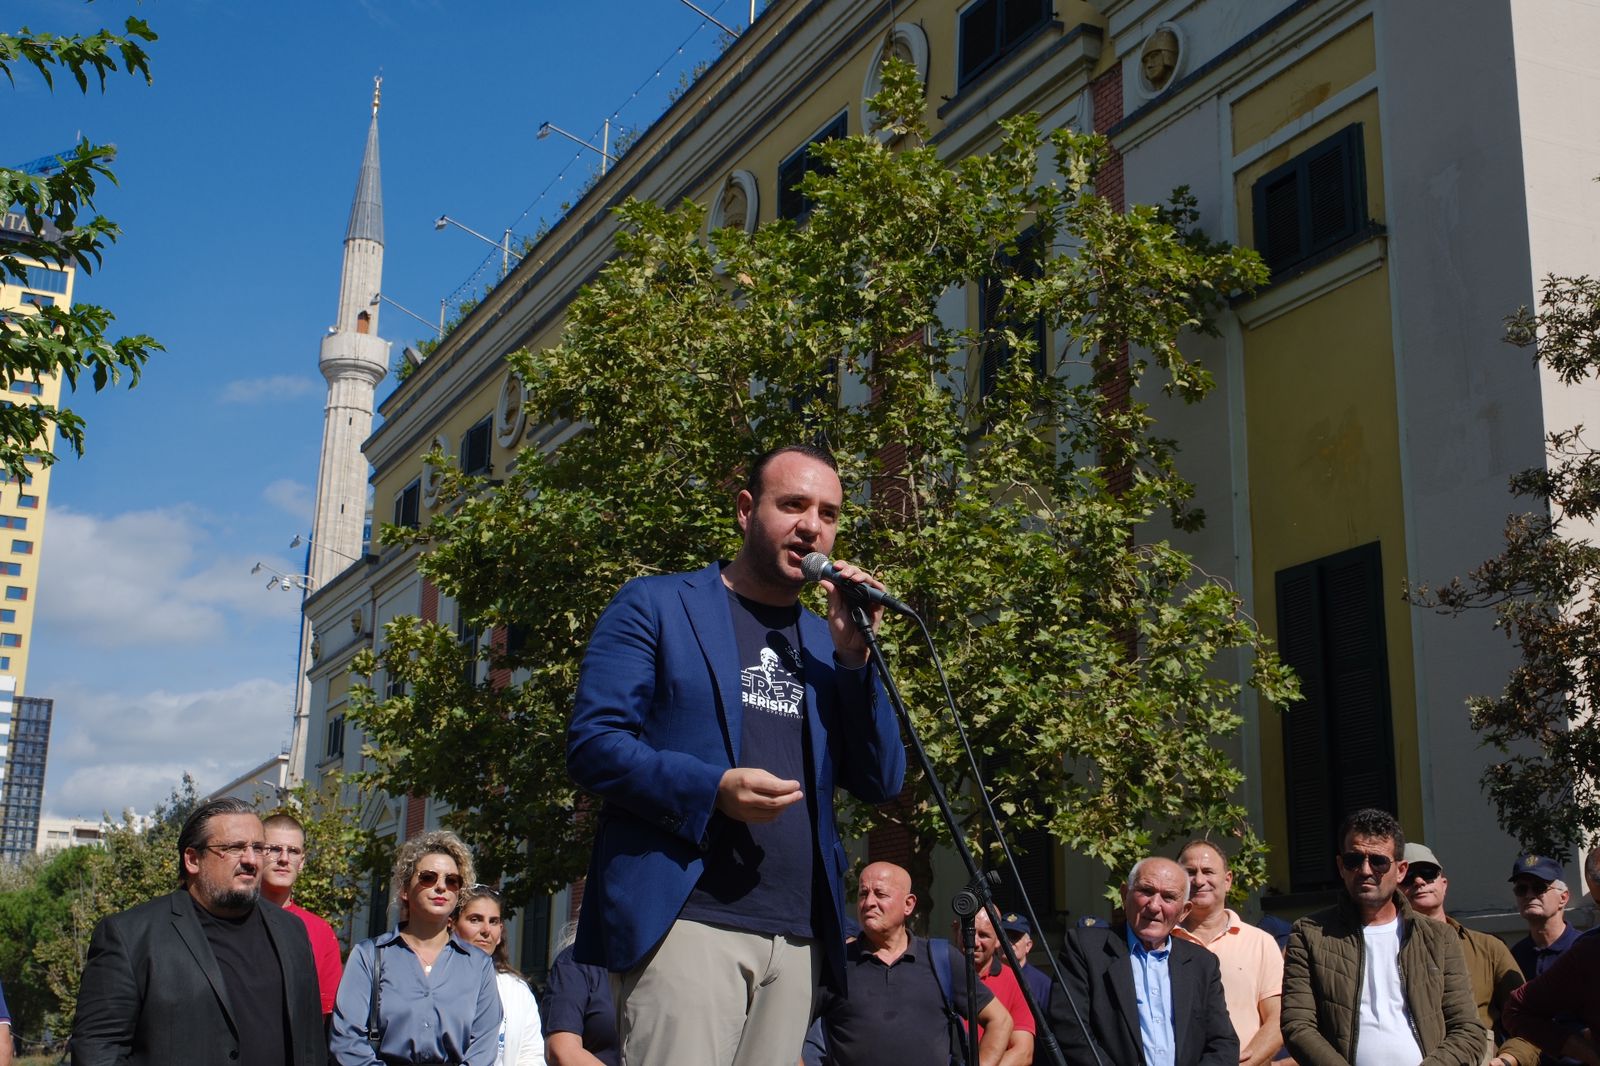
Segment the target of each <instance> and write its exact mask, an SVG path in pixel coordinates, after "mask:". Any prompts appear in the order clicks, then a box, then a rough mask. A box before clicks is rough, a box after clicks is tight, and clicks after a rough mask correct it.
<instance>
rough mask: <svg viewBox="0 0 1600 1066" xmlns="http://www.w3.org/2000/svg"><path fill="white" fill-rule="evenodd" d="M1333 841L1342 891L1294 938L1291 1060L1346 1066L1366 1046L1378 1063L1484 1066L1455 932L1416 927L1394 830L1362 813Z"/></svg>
mask: <svg viewBox="0 0 1600 1066" xmlns="http://www.w3.org/2000/svg"><path fill="white" fill-rule="evenodd" d="M1339 840H1340V845H1341V846H1340V853H1339V855H1338V857H1337V862H1338V867H1339V875H1340V878H1341V880H1343V882H1344V888H1345V891H1344V892H1342V893H1341V894H1340V899H1339V902H1338V904H1336V905H1335V906H1333V907H1330V908H1328V909H1327V910H1324V911H1319V912H1317V913H1316V914H1311V915H1307V916H1306V917H1304V918H1301V919H1300V920H1299V921H1298V922H1296V923H1295V926H1294V931H1293V932H1292V933H1291V934H1290V935H1289V947H1288V950H1287V953H1286V955H1285V958H1284V968H1283V1015H1282V1025H1283V1038H1284V1043H1285V1044H1286V1046H1287V1047H1288V1049H1289V1052H1290V1053H1291V1054H1292V1055H1293V1056H1294V1058H1295V1061H1296V1062H1297V1063H1299V1064H1300V1066H1352V1064H1355V1063H1356V1062H1358V1059H1357V1055H1358V1048H1359V1047H1360V1045H1361V1044H1362V1043H1363V1042H1365V1043H1366V1044H1367V1049H1366V1050H1367V1052H1375V1051H1378V1050H1379V1049H1382V1051H1383V1052H1384V1054H1383V1056H1382V1057H1381V1061H1384V1062H1402V1061H1404V1062H1410V1063H1418V1064H1425V1066H1479V1064H1480V1063H1482V1062H1483V1059H1484V1049H1485V1047H1486V1046H1487V1039H1488V1037H1487V1034H1486V1033H1485V1031H1484V1028H1483V1025H1482V1024H1481V1023H1479V1021H1478V1009H1477V1004H1476V1003H1475V1002H1474V999H1473V992H1472V979H1471V978H1470V977H1469V976H1468V974H1467V967H1466V962H1465V960H1464V959H1463V957H1462V954H1461V946H1460V944H1459V942H1458V940H1457V937H1456V935H1455V932H1454V931H1453V930H1452V929H1451V928H1450V927H1449V926H1447V925H1445V924H1444V923H1442V922H1431V921H1427V920H1425V919H1419V918H1418V917H1417V915H1416V913H1415V912H1414V911H1413V910H1412V909H1411V905H1410V904H1409V903H1408V902H1407V901H1406V898H1405V897H1404V896H1403V895H1401V894H1400V892H1399V891H1397V885H1398V884H1399V882H1400V880H1401V879H1402V878H1403V877H1404V876H1405V873H1406V863H1405V861H1404V860H1403V859H1402V858H1401V856H1402V854H1403V853H1404V850H1405V836H1404V834H1403V833H1402V832H1401V829H1400V824H1399V822H1397V821H1396V820H1395V818H1394V816H1393V815H1391V814H1389V813H1388V812H1386V811H1379V810H1372V809H1367V810H1361V811H1357V812H1356V813H1354V814H1352V815H1350V816H1349V817H1348V818H1346V819H1345V823H1344V825H1343V826H1341V827H1340V830H1339ZM1367 1057H1368V1055H1367V1054H1365V1053H1361V1058H1362V1059H1366V1058H1367ZM1374 1061H1379V1060H1378V1059H1376V1058H1374Z"/></svg>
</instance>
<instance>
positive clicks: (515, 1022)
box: [450, 885, 545, 1066]
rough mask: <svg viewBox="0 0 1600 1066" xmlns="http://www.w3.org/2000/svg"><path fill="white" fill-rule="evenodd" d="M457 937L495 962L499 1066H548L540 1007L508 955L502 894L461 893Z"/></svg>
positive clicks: (477, 888)
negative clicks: (502, 1016) (501, 1016)
mask: <svg viewBox="0 0 1600 1066" xmlns="http://www.w3.org/2000/svg"><path fill="white" fill-rule="evenodd" d="M450 926H451V928H452V929H453V930H454V931H455V934H456V936H457V937H459V938H461V939H462V940H465V941H466V942H467V943H468V944H471V945H472V946H473V947H475V948H478V949H479V950H480V951H483V952H486V953H487V954H488V956H489V958H490V959H491V960H492V961H493V962H494V977H495V983H496V985H498V986H499V989H500V1009H501V1010H502V1011H503V1012H504V1013H505V1020H504V1021H502V1022H501V1023H500V1053H499V1055H498V1057H496V1059H495V1066H545V1064H544V1037H543V1036H542V1035H540V1032H539V1004H538V1002H537V1001H535V1000H534V998H533V990H532V989H531V988H529V987H528V982H527V979H526V978H524V977H523V976H522V975H521V974H520V973H518V972H517V971H516V970H515V969H514V968H513V967H512V965H511V960H510V958H509V957H507V954H506V938H505V933H506V926H505V905H504V901H503V900H502V899H501V896H500V893H499V892H497V891H496V890H495V889H492V888H490V887H489V886H488V885H468V886H467V887H466V888H464V889H462V890H461V906H460V907H459V908H458V909H457V910H456V916H455V918H453V919H452V920H451V922H450Z"/></svg>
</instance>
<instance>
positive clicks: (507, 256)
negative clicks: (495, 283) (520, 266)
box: [433, 215, 522, 278]
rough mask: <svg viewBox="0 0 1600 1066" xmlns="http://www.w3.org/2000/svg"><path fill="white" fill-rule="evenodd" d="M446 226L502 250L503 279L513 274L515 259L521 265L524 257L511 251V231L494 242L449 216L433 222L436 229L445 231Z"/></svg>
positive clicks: (501, 270) (501, 267) (501, 274)
mask: <svg viewBox="0 0 1600 1066" xmlns="http://www.w3.org/2000/svg"><path fill="white" fill-rule="evenodd" d="M446 226H454V227H455V228H456V229H459V230H465V231H466V232H467V233H470V234H472V235H473V236H474V237H476V238H478V240H480V241H482V242H483V243H484V244H487V245H490V246H492V247H495V248H498V249H500V276H501V277H502V278H503V277H505V276H506V275H507V274H509V273H511V260H513V259H515V260H516V261H517V262H519V263H520V262H522V256H520V255H518V254H517V253H516V252H513V251H512V250H511V230H509V229H507V230H506V233H505V237H504V238H503V239H501V240H498V241H492V240H490V239H489V238H488V237H485V236H484V235H483V234H481V233H479V232H478V231H477V230H475V229H473V228H472V227H471V226H467V225H463V224H462V223H460V222H457V221H456V220H455V219H453V218H451V217H450V216H449V215H440V216H439V217H438V218H436V219H434V220H433V228H434V229H444V228H445V227H446Z"/></svg>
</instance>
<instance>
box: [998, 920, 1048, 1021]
mask: <svg viewBox="0 0 1600 1066" xmlns="http://www.w3.org/2000/svg"><path fill="white" fill-rule="evenodd" d="M1000 928H1001V930H1002V931H1004V933H1005V934H1006V937H1007V938H1008V939H1009V940H1010V941H1011V950H1012V951H1015V952H1016V953H1017V961H1018V962H1020V963H1021V964H1022V979H1023V980H1024V981H1025V982H1027V985H1028V991H1029V992H1032V993H1033V1001H1034V1002H1035V1003H1037V1004H1039V1011H1040V1013H1041V1014H1042V1015H1043V1016H1044V1017H1046V1018H1048V1017H1049V1016H1050V975H1049V974H1047V973H1045V972H1044V971H1043V970H1041V969H1039V968H1038V967H1037V966H1030V965H1028V954H1029V952H1031V951H1033V926H1032V925H1030V924H1029V923H1028V919H1027V916H1026V915H1022V914H1018V913H1017V912H1016V911H1011V912H1010V913H1007V914H1002V915H1001V916H1000Z"/></svg>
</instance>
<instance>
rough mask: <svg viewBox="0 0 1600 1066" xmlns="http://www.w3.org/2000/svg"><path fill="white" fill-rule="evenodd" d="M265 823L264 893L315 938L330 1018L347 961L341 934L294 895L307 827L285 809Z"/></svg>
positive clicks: (314, 955)
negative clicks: (343, 960) (342, 959)
mask: <svg viewBox="0 0 1600 1066" xmlns="http://www.w3.org/2000/svg"><path fill="white" fill-rule="evenodd" d="M261 824H262V826H264V827H265V829H266V833H267V867H266V870H265V871H264V872H263V874H262V878H261V894H262V896H264V897H266V899H267V900H269V901H270V902H272V903H276V904H277V905H278V906H280V907H282V908H283V909H284V910H286V911H288V912H289V913H290V914H292V915H294V916H295V917H296V918H299V919H300V920H301V921H302V922H304V923H305V926H306V936H307V937H309V938H310V939H311V957H312V958H313V959H315V960H316V963H317V988H318V989H319V990H320V991H321V993H322V1017H323V1018H324V1020H326V1019H327V1018H328V1017H329V1016H330V1015H332V1014H333V1002H334V1000H335V999H336V998H337V997H338V995H339V978H340V977H342V976H344V965H343V963H341V962H340V960H339V938H338V937H336V936H334V935H333V926H331V925H329V924H328V923H327V922H325V921H323V920H322V919H321V918H319V917H317V916H316V915H315V914H312V913H311V912H310V911H308V910H306V909H305V908H304V907H302V906H300V905H299V904H297V903H295V901H294V900H293V899H292V898H290V894H291V893H292V892H293V890H294V883H295V882H296V881H297V880H299V879H300V869H301V867H303V866H304V865H305V864H306V829H305V826H303V825H301V824H300V819H298V818H296V817H295V816H294V815H292V814H288V813H285V812H283V811H279V812H278V813H277V814H273V815H268V816H267V817H266V818H265V819H263V820H262V822H261Z"/></svg>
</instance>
